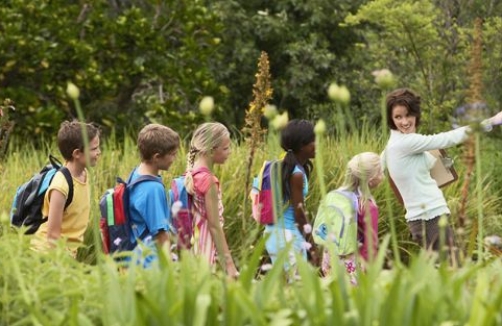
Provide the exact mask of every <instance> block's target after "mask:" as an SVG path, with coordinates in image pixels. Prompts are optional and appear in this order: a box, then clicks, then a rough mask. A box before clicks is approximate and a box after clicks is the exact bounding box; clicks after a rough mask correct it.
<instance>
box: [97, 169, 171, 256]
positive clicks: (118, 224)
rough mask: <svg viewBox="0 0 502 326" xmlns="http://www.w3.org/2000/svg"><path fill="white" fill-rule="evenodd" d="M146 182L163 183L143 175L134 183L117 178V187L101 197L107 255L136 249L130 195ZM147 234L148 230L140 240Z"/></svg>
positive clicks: (102, 230) (103, 233)
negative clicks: (135, 188) (131, 220)
mask: <svg viewBox="0 0 502 326" xmlns="http://www.w3.org/2000/svg"><path fill="white" fill-rule="evenodd" d="M131 176H132V173H131ZM145 181H154V182H160V183H162V182H161V181H160V180H159V179H158V178H157V177H154V176H151V175H142V176H140V177H138V178H137V179H135V180H134V181H132V182H131V181H130V179H129V180H128V181H127V182H125V181H124V180H122V179H121V178H119V177H117V184H116V185H115V187H114V188H111V189H108V190H106V191H105V193H104V194H103V196H101V199H100V201H99V209H100V211H101V219H100V223H99V226H100V231H101V240H102V246H103V251H104V252H105V254H113V253H115V252H121V251H129V250H133V249H134V247H136V244H137V242H136V241H135V240H134V239H132V228H131V222H130V212H129V210H130V207H129V203H130V202H129V193H130V191H131V189H132V188H133V187H134V186H135V185H137V184H139V183H141V182H145ZM147 234H148V230H147V229H145V232H144V233H143V234H142V235H141V236H140V239H143V238H144V237H145V236H146V235H147Z"/></svg>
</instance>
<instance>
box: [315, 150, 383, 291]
mask: <svg viewBox="0 0 502 326" xmlns="http://www.w3.org/2000/svg"><path fill="white" fill-rule="evenodd" d="M382 180H383V169H382V164H381V158H380V156H379V155H378V154H376V153H372V152H364V153H360V154H357V155H355V156H354V157H353V158H352V159H351V160H350V161H349V162H348V164H347V171H346V175H345V181H344V183H343V185H342V186H341V187H340V190H344V191H350V192H352V193H354V194H355V196H356V197H357V199H358V203H359V207H358V213H357V226H358V232H357V240H358V245H359V256H360V257H362V258H363V259H364V261H371V260H373V259H374V258H375V257H376V254H377V251H378V206H377V204H376V202H375V200H374V198H373V196H372V194H371V189H373V188H375V187H376V186H378V185H379V184H380V183H381V182H382ZM339 258H340V261H341V262H343V264H344V265H345V268H346V270H347V273H348V274H349V275H350V278H351V282H352V283H354V284H357V281H356V271H357V263H356V258H357V253H356V252H354V253H353V254H349V255H344V256H340V257H339ZM330 260H331V258H330V254H329V252H328V251H327V250H325V251H324V254H323V261H322V270H323V272H324V273H325V274H328V273H329V271H330V267H331V264H330Z"/></svg>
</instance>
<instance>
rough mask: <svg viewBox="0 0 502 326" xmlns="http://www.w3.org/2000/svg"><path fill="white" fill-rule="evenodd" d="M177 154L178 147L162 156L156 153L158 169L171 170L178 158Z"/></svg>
mask: <svg viewBox="0 0 502 326" xmlns="http://www.w3.org/2000/svg"><path fill="white" fill-rule="evenodd" d="M176 155H178V149H175V150H173V151H171V152H169V153H167V154H164V155H162V156H160V155H159V154H155V156H154V159H155V161H156V162H157V167H158V169H159V170H164V171H167V170H169V168H170V167H171V165H172V164H173V162H174V160H175V159H176Z"/></svg>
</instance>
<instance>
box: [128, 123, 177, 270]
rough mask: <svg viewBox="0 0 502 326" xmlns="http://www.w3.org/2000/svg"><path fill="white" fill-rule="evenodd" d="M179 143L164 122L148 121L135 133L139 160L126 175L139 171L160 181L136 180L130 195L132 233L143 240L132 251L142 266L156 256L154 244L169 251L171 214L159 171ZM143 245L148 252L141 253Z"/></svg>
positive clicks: (171, 158) (172, 157) (173, 155)
mask: <svg viewBox="0 0 502 326" xmlns="http://www.w3.org/2000/svg"><path fill="white" fill-rule="evenodd" d="M179 146H180V137H179V136H178V134H177V133H176V132H175V131H173V130H172V129H170V128H168V127H166V126H163V125H159V124H149V125H147V126H145V127H144V128H143V129H141V131H140V133H139V135H138V150H139V154H140V157H141V163H140V164H139V166H137V167H136V168H135V169H134V170H133V172H132V173H131V175H130V176H129V182H132V181H134V180H135V179H137V178H139V177H140V176H142V175H151V176H154V177H157V178H158V179H159V182H156V181H145V182H140V183H138V184H136V185H135V186H134V187H133V188H132V189H131V192H130V197H129V207H130V214H131V215H130V222H131V228H132V236H133V237H134V238H135V240H140V242H141V243H142V244H141V245H138V246H136V248H135V250H134V252H135V253H136V254H137V255H138V257H139V259H140V260H139V261H138V263H139V264H142V265H143V266H144V267H149V266H150V265H151V263H152V262H153V261H155V260H156V259H157V248H167V249H166V250H167V251H168V253H169V248H170V241H169V234H168V232H169V231H170V224H171V221H170V220H171V214H170V210H169V207H168V205H167V195H166V190H165V187H164V185H163V183H162V179H161V177H160V176H159V171H161V170H164V171H167V170H168V169H169V167H170V166H171V164H172V163H173V161H174V160H175V158H176V154H177V153H178V148H179ZM144 249H147V250H148V253H146V254H143V252H142V251H143V250H144Z"/></svg>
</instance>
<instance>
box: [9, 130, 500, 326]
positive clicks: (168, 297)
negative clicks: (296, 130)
mask: <svg viewBox="0 0 502 326" xmlns="http://www.w3.org/2000/svg"><path fill="white" fill-rule="evenodd" d="M379 135H380V133H379V131H377V130H375V129H373V128H372V127H370V126H365V127H364V128H363V130H362V131H361V132H360V133H353V134H350V135H346V136H345V137H344V138H343V139H340V138H330V137H328V138H327V139H325V141H324V142H323V148H324V151H323V152H322V153H321V152H318V153H317V155H318V156H319V155H322V157H323V161H324V162H325V166H324V170H325V174H326V175H325V176H324V178H325V181H326V185H327V189H328V190H331V189H334V188H336V187H338V186H339V185H340V184H341V182H342V180H343V173H344V171H345V165H346V162H347V160H348V159H349V158H350V157H351V156H352V155H354V154H356V153H359V152H362V151H375V152H380V151H381V150H382V149H383V146H384V145H385V139H383V137H381V136H379ZM496 141H497V140H492V139H488V138H486V139H483V140H482V145H483V146H485V147H484V148H497V147H496V146H497V145H496V144H497V143H496ZM11 149H12V150H11V151H10V154H9V156H8V157H7V160H6V161H4V162H2V164H3V174H2V178H1V180H0V188H1V189H2V194H3V195H2V196H0V217H1V236H0V257H2V259H0V285H1V294H0V316H1V325H144V324H151V325H165V324H167V325H215V324H218V325H220V324H221V325H269V324H272V325H300V324H302V325H328V324H336V325H376V324H379V325H403V324H406V325H441V324H443V325H496V324H502V312H501V309H500V307H501V306H502V275H501V271H502V262H501V261H500V259H498V258H493V257H491V258H490V257H488V258H487V259H486V260H485V261H484V262H483V263H481V264H473V263H472V262H471V261H470V260H469V259H467V260H466V261H465V262H464V265H463V266H462V267H461V268H459V269H450V268H449V267H448V266H445V265H440V266H437V264H436V261H435V260H434V259H433V257H429V256H427V255H425V254H418V255H417V252H418V250H417V247H416V246H415V245H413V244H411V242H410V238H409V235H408V229H407V226H406V224H405V222H404V218H403V214H404V212H403V209H402V208H401V207H400V206H398V204H397V203H396V201H395V199H394V198H392V197H387V196H386V193H387V191H386V190H387V188H386V187H388V185H387V183H384V184H383V185H382V186H381V187H380V188H378V189H376V191H375V193H374V195H375V198H376V200H377V202H378V204H379V206H380V212H381V217H380V239H381V240H382V244H381V250H380V252H379V258H378V259H377V261H376V262H375V263H374V264H372V265H371V266H369V267H368V270H367V272H366V273H364V274H361V275H360V278H359V286H358V287H353V286H351V285H350V283H349V281H348V280H347V279H346V276H345V273H343V271H337V272H336V273H335V274H334V275H333V276H332V277H331V278H320V277H319V276H318V273H317V272H316V271H315V270H314V269H313V268H312V267H311V266H310V265H308V264H307V263H304V262H303V261H301V260H300V262H299V274H300V276H301V280H299V281H296V282H293V283H288V282H287V281H286V278H285V277H284V275H283V271H282V267H281V266H282V264H281V263H280V260H281V259H282V260H284V259H286V257H285V254H284V255H282V256H281V257H280V258H279V262H278V263H277V264H275V265H274V267H273V268H272V269H271V270H269V271H263V270H262V269H261V264H262V255H263V253H264V250H263V246H264V244H263V239H262V232H261V231H262V230H261V228H260V226H258V225H257V224H256V223H253V222H248V223H243V222H244V220H246V221H251V217H250V216H243V213H242V212H243V208H242V205H243V202H244V200H243V199H244V198H245V197H246V196H247V193H246V191H245V190H244V189H243V188H244V187H243V185H244V183H245V182H244V180H243V179H242V178H243V177H244V175H245V174H246V173H245V170H244V169H245V162H246V160H245V158H246V155H247V153H248V151H247V148H246V147H245V145H239V144H238V143H237V142H235V143H234V145H233V154H232V155H231V157H230V159H229V160H228V162H227V163H226V164H225V165H223V166H221V167H217V168H216V171H215V173H216V175H217V176H218V177H219V179H220V181H221V185H222V189H223V199H224V205H225V217H226V224H225V232H226V235H227V237H228V239H229V244H230V247H231V249H232V253H233V255H234V256H235V257H236V258H237V264H238V266H239V269H240V271H241V276H240V278H239V279H238V280H237V281H233V280H230V279H228V278H227V277H226V276H225V275H224V274H223V273H221V271H216V272H214V271H213V270H212V269H211V268H209V266H207V265H205V263H204V262H202V261H199V260H198V259H196V258H193V257H191V256H189V255H184V256H183V257H182V259H181V262H178V263H173V262H170V261H167V260H166V259H164V260H162V261H161V265H160V266H159V268H154V269H150V270H143V269H140V268H136V267H132V268H131V269H129V270H127V271H123V270H119V269H118V268H117V266H116V265H115V264H114V263H113V262H112V261H111V260H110V259H109V258H106V259H105V260H103V263H100V264H97V259H96V255H98V254H99V252H97V251H96V250H95V248H94V247H93V241H92V239H93V238H92V229H89V232H88V233H87V234H86V244H87V247H86V248H84V249H82V250H81V251H80V252H79V260H80V262H77V261H75V260H73V259H71V258H69V257H68V256H67V255H66V254H65V253H64V251H63V250H62V249H58V250H54V251H52V252H50V253H48V254H38V253H35V252H32V251H31V250H29V248H28V237H27V236H23V235H20V234H17V232H15V231H12V230H11V229H10V227H9V225H8V215H7V213H8V211H9V209H10V205H11V201H12V197H13V195H14V193H15V190H16V187H17V186H18V185H20V184H21V183H23V182H24V181H25V180H27V179H28V178H29V177H30V176H31V175H32V174H33V173H34V172H35V171H36V170H38V169H39V168H41V167H42V166H43V165H44V164H45V162H46V158H47V154H48V153H49V152H52V153H53V154H55V153H57V150H55V146H54V144H50V145H48V146H47V148H46V149H43V150H35V149H33V148H29V147H28V148H27V147H25V146H21V144H19V143H18V145H15V144H14V145H12V146H11ZM272 152H273V151H272ZM270 153H271V151H270V150H269V151H265V150H264V149H262V150H261V151H259V152H258V153H257V156H256V159H255V164H254V165H255V166H254V167H253V169H254V171H257V170H258V169H259V167H260V165H261V164H262V162H263V160H264V159H269V158H270V157H269V156H270V155H276V153H275V152H273V154H270ZM450 153H451V154H452V155H454V156H459V155H460V154H459V153H460V152H459V150H458V149H454V150H452V151H451V152H450ZM481 155H482V159H483V162H484V164H483V172H484V175H483V176H475V177H481V178H482V185H483V196H482V198H481V200H482V203H481V205H482V207H483V211H484V217H485V219H484V223H485V225H484V227H485V233H499V234H500V232H501V229H502V223H501V219H500V216H501V209H502V208H501V205H500V193H501V192H500V188H501V185H502V183H500V182H496V181H497V180H499V179H497V178H499V177H498V176H499V175H501V174H500V172H502V166H501V165H500V164H497V163H496V159H497V157H498V156H497V155H499V154H498V152H497V151H495V150H491V151H482V153H481ZM138 160H139V159H138V155H137V151H136V146H135V141H134V139H132V138H126V139H125V140H124V141H123V142H122V143H118V142H117V141H115V140H114V139H113V138H109V139H104V140H103V147H102V157H101V159H100V161H99V162H98V165H97V166H96V167H95V168H94V171H93V174H92V175H93V177H94V180H93V183H92V187H93V188H92V194H93V198H92V207H93V208H92V218H93V219H96V218H99V209H98V201H99V196H100V195H101V194H102V193H103V192H104V191H105V189H107V188H109V187H112V186H113V185H114V183H115V177H116V176H121V177H123V178H125V177H127V176H128V174H129V173H130V171H131V170H132V168H133V167H135V166H136V165H137V164H138ZM457 162H458V160H457ZM498 162H500V160H498ZM456 167H457V170H458V172H459V175H460V176H462V173H463V167H462V164H458V163H457V164H456ZM184 169H185V157H184V148H182V149H181V151H180V155H179V156H178V158H177V160H176V161H175V163H174V164H173V166H172V168H171V169H170V171H167V172H164V173H163V177H164V181H165V184H166V187H168V186H169V183H170V180H171V179H172V177H174V176H176V175H178V174H181V173H182V172H183V171H184ZM318 178H319V176H318V175H317V174H316V170H315V169H314V173H313V175H312V179H311V181H310V184H311V187H310V189H311V191H310V192H309V197H308V198H307V210H308V212H309V217H310V218H313V217H314V216H315V213H316V209H317V205H318V203H319V200H320V196H321V194H320V189H319V188H320V187H319V185H318ZM459 193H460V183H459V182H457V183H454V184H452V185H451V186H449V187H448V188H446V189H445V194H446V197H447V199H448V203H449V205H450V208H451V209H452V213H453V214H452V216H453V217H455V213H456V212H457V211H458V206H459V205H458V204H459ZM477 201H478V198H477V197H476V196H474V195H473V196H472V197H470V198H469V203H470V204H469V209H468V216H470V217H474V216H476V213H477V212H476V211H477V204H478V202H477ZM390 207H392V212H394V215H393V216H390V215H389V214H388V212H389V211H390V210H389V208H390ZM247 211H248V212H249V209H248V210H247ZM390 219H394V221H395V225H396V230H397V234H396V238H397V240H398V247H399V250H400V252H401V256H402V257H404V258H403V260H404V262H405V264H394V263H393V262H394V261H393V259H394V257H393V255H392V254H391V253H390V250H389V247H390V246H389V243H390V240H389V239H390V237H389V236H388V233H389V221H390ZM244 225H246V228H245V229H244ZM466 228H467V229H466V230H463V232H460V237H459V238H460V239H461V240H462V241H464V242H465V241H467V239H468V234H469V230H468V226H467V227H466ZM388 267H391V268H390V269H388Z"/></svg>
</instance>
